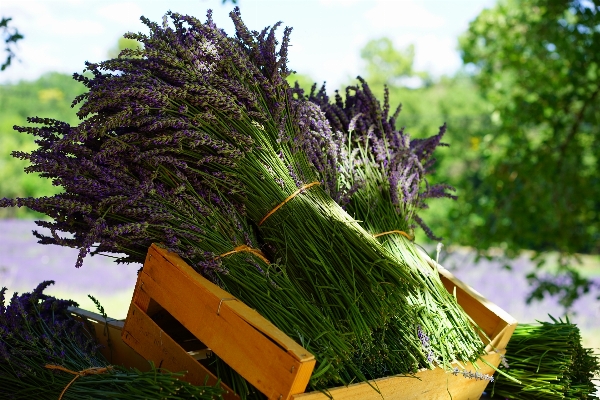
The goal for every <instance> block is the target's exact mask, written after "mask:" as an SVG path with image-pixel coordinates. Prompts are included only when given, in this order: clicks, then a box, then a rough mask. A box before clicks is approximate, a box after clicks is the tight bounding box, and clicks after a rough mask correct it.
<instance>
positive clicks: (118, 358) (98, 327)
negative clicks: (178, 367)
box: [69, 307, 150, 371]
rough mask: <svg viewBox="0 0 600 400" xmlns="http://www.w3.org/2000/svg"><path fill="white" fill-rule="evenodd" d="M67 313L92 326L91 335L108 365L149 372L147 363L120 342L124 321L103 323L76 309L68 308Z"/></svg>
mask: <svg viewBox="0 0 600 400" xmlns="http://www.w3.org/2000/svg"><path fill="white" fill-rule="evenodd" d="M69 311H70V312H71V313H72V314H73V315H74V316H75V317H76V318H80V319H82V320H83V319H86V320H88V321H89V322H90V323H91V324H92V327H93V329H94V332H92V333H93V334H95V336H96V340H97V341H98V344H100V345H102V347H101V348H100V352H101V353H102V355H103V356H104V358H106V360H107V361H108V362H109V363H111V364H115V365H122V366H124V367H127V368H137V369H139V370H140V371H149V370H150V364H148V361H146V359H145V358H144V357H142V356H140V355H139V354H138V353H137V352H135V351H134V350H133V349H132V348H131V347H129V346H127V345H126V344H125V343H123V341H122V340H121V329H123V324H124V321H119V320H115V319H109V320H108V323H105V321H104V317H103V316H102V315H100V314H96V313H93V312H91V311H87V310H83V309H81V308H77V307H69ZM109 339H110V344H109Z"/></svg>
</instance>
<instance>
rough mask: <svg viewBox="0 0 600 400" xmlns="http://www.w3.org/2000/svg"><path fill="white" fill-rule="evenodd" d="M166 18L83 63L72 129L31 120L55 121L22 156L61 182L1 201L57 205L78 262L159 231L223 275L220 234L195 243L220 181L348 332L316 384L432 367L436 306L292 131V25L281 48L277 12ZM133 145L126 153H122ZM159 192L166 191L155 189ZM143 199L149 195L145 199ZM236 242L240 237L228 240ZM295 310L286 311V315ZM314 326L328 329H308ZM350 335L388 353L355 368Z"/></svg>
mask: <svg viewBox="0 0 600 400" xmlns="http://www.w3.org/2000/svg"><path fill="white" fill-rule="evenodd" d="M168 16H170V17H171V21H172V24H173V26H174V28H172V27H171V26H169V24H168V20H167V23H165V24H164V26H162V27H161V26H159V25H158V24H155V23H152V22H150V21H148V20H147V19H143V21H144V23H146V25H147V26H148V27H149V28H150V30H151V35H150V36H146V35H143V34H128V35H127V37H129V38H133V39H137V40H139V41H141V42H142V43H143V44H144V47H143V49H139V50H127V51H124V52H123V53H122V55H121V57H120V58H118V59H114V60H109V61H106V62H102V63H99V64H88V71H90V72H91V73H92V74H93V78H87V77H86V76H83V75H76V79H78V80H80V81H82V82H83V83H84V84H85V85H86V86H87V87H88V89H89V92H88V93H86V94H84V95H82V96H81V97H80V98H78V99H77V102H82V103H83V105H82V107H81V109H80V111H79V115H80V117H81V118H82V119H84V121H83V122H82V123H81V124H80V125H79V126H78V127H74V128H71V127H69V126H67V125H66V124H63V123H61V122H57V121H51V120H43V119H32V121H33V122H41V123H42V124H44V125H45V126H44V127H43V128H39V129H38V128H33V127H27V128H18V129H19V130H21V131H24V132H27V133H30V134H34V135H36V136H38V137H39V138H40V139H39V140H38V144H39V145H40V149H39V150H36V151H34V152H32V153H30V154H23V153H16V156H17V157H20V158H23V159H28V160H29V161H30V162H31V163H32V165H31V167H29V168H28V171H29V172H40V173H41V174H42V175H43V176H45V177H48V178H50V179H53V180H54V182H55V184H57V185H60V186H62V187H63V188H64V189H65V191H64V193H62V194H59V195H57V196H55V197H53V198H41V199H14V200H13V199H4V200H2V201H1V203H0V205H2V206H15V205H16V206H27V207H30V208H32V209H35V210H37V211H40V212H43V213H46V214H47V215H49V216H51V217H52V218H53V219H54V221H53V222H43V221H42V222H38V224H40V225H42V226H46V227H48V228H50V230H51V232H52V234H51V235H50V236H42V235H39V234H38V237H39V238H40V241H41V242H42V243H47V244H49V243H53V244H59V245H68V246H72V247H78V248H79V249H80V250H81V253H80V257H79V259H78V263H77V266H80V265H81V262H82V259H83V257H84V256H85V255H86V254H88V253H89V252H90V251H91V249H92V246H94V245H95V244H96V243H99V245H98V247H97V249H96V250H95V251H96V252H101V253H104V252H125V254H127V255H128V256H127V258H126V259H122V260H121V261H135V260H140V258H141V257H142V256H143V254H145V251H146V248H147V247H146V246H147V244H148V239H149V238H151V240H161V241H164V242H165V243H166V245H167V246H168V247H169V248H171V249H177V250H178V252H179V253H180V254H182V255H184V257H185V258H186V259H188V260H191V261H192V263H193V264H194V265H196V266H197V268H198V269H199V270H201V271H202V272H204V273H205V274H211V273H214V274H216V276H217V277H218V275H219V274H221V276H227V274H225V275H223V274H224V273H227V272H228V273H229V274H230V275H232V271H234V268H220V267H218V266H215V265H214V264H215V263H214V260H215V258H214V256H215V255H216V256H218V255H219V254H222V253H219V251H217V249H219V248H220V247H219V246H220V245H221V244H223V245H224V243H219V244H218V243H216V242H211V241H210V240H208V239H207V240H206V242H208V243H205V244H201V245H199V246H191V245H190V243H192V242H194V241H198V239H199V238H200V237H203V235H204V237H205V238H207V237H208V236H210V235H211V234H210V233H207V232H209V231H211V232H219V230H220V229H222V227H220V226H218V225H216V226H213V225H210V224H209V225H207V226H206V225H202V224H201V223H200V222H198V221H196V220H194V218H193V215H194V214H193V213H190V212H189V208H190V207H191V208H192V209H193V210H194V213H196V215H200V216H202V218H206V215H205V213H206V212H207V211H206V209H205V207H206V204H199V203H198V198H204V199H205V200H209V202H216V203H218V198H219V195H218V196H216V197H215V198H213V197H211V196H212V195H211V194H210V193H220V194H222V195H224V196H225V197H227V200H228V203H229V204H231V207H232V208H231V210H236V211H237V212H239V213H241V215H245V216H247V217H248V218H249V220H250V221H252V222H253V223H254V225H255V227H258V230H259V234H260V237H261V238H262V240H264V242H265V246H264V250H265V252H266V253H267V256H268V258H269V259H270V260H274V261H275V262H276V264H277V265H278V266H280V267H276V269H275V271H276V272H277V273H279V272H280V271H281V272H284V274H281V276H284V278H282V281H281V283H278V282H277V281H276V280H275V278H273V275H271V274H269V275H268V276H269V279H273V280H274V281H275V284H276V285H278V284H279V285H280V287H282V288H284V287H286V286H285V285H289V286H290V288H291V289H290V290H293V291H294V293H298V295H299V296H300V297H301V298H302V299H304V300H303V301H304V302H305V303H304V304H308V305H309V308H311V309H314V310H317V311H318V313H320V314H319V315H320V316H319V318H321V319H322V321H323V324H325V325H328V324H330V325H333V327H332V328H331V329H330V328H328V327H324V328H323V329H325V332H330V331H331V332H335V333H334V334H333V337H334V339H335V338H336V337H337V338H339V337H344V338H345V339H344V340H343V341H342V342H341V344H340V345H339V348H343V349H344V350H342V351H339V348H338V349H337V350H336V349H333V347H330V348H331V349H332V350H331V351H334V350H335V351H339V352H336V353H335V354H336V356H335V357H331V358H330V359H329V360H327V359H322V361H323V363H324V364H323V365H327V363H332V364H333V365H334V366H337V367H335V368H331V369H330V370H331V371H333V372H332V373H331V374H329V375H327V376H326V375H325V372H326V371H327V370H328V368H324V369H323V372H322V373H321V375H318V374H315V375H316V377H318V378H320V379H322V380H321V381H319V382H324V381H325V380H326V379H328V380H331V381H333V382H336V383H337V382H341V383H350V382H352V381H353V380H355V379H357V378H358V379H360V380H364V379H366V378H375V377H378V376H382V374H395V373H407V372H413V371H416V369H417V368H418V367H419V366H420V365H427V364H428V363H429V362H428V361H427V352H426V351H425V350H424V349H423V347H422V344H421V341H420V340H419V338H418V337H417V332H416V328H413V327H411V322H412V321H414V320H415V316H416V313H417V311H418V312H419V314H420V315H421V318H423V319H427V316H426V313H427V310H423V309H420V307H419V308H417V307H415V306H414V305H413V304H410V303H408V302H407V300H406V299H407V296H408V295H409V294H410V293H411V292H412V293H416V292H417V291H418V290H420V283H419V281H418V280H416V279H415V278H414V276H413V274H412V273H411V271H410V269H409V268H408V267H407V266H406V264H403V263H399V262H398V260H397V259H396V258H394V257H392V256H391V255H390V254H389V253H388V252H387V251H386V250H385V249H384V248H383V247H382V246H381V245H380V244H379V243H378V241H377V240H376V239H374V238H373V237H372V236H371V235H370V234H368V233H367V232H366V231H365V230H364V229H363V228H362V227H361V226H360V225H359V224H358V222H356V221H355V220H354V219H353V218H351V217H350V216H349V215H348V214H346V213H345V212H344V211H343V209H342V208H341V207H340V206H339V205H338V204H337V203H336V202H334V201H333V200H332V198H331V197H330V196H329V195H327V194H326V192H325V191H324V190H323V188H321V187H319V186H312V187H310V189H309V188H307V185H309V184H311V183H313V182H314V181H316V180H317V176H318V174H317V171H316V170H315V168H314V166H313V165H312V164H311V163H310V162H309V161H308V159H307V156H306V154H304V152H302V151H298V148H297V146H296V145H295V143H296V141H297V139H299V138H300V137H301V136H302V131H301V130H302V128H301V126H300V115H301V112H302V109H301V108H300V107H299V106H298V104H297V103H296V102H295V101H293V100H292V98H291V94H290V91H289V87H288V86H287V84H286V81H285V79H284V78H285V76H286V75H287V74H288V70H287V67H286V57H287V43H288V40H289V30H288V29H286V31H285V32H284V39H283V44H282V46H281V47H280V48H279V50H277V41H276V39H275V28H276V27H277V25H276V26H275V27H273V28H266V29H264V30H263V31H261V32H250V31H249V30H248V29H247V28H246V27H245V25H244V24H243V23H242V21H241V19H240V16H239V12H238V11H236V12H234V13H232V15H231V16H232V18H233V20H234V23H235V25H236V31H237V39H233V38H230V37H227V36H226V35H225V34H224V32H223V31H221V30H219V29H218V28H217V27H216V26H215V24H214V23H213V21H212V19H211V17H210V14H209V17H208V20H207V22H206V23H205V24H202V23H201V22H199V21H198V20H196V19H195V18H192V17H189V16H181V15H179V14H175V13H169V14H168ZM103 71H105V72H103ZM127 154H129V155H132V157H129V158H128V159H127V162H122V159H123V157H128V156H126V155H127ZM79 166H83V167H84V168H83V169H82V168H81V167H79ZM167 176H170V177H175V178H176V179H174V180H173V181H177V182H179V183H177V184H176V185H174V186H173V187H169V188H168V189H167V188H162V187H161V186H160V185H156V184H155V182H156V181H157V180H158V181H159V182H162V184H166V182H167V178H166V177H167ZM180 183H181V184H180ZM188 184H189V186H187V185H188ZM131 188H135V189H134V190H132V189H131ZM189 188H191V189H193V190H194V191H195V192H196V193H197V194H198V197H194V196H193V195H192V194H191V192H190V191H189ZM204 193H208V194H204ZM179 194H181V195H182V197H181V198H177V197H176V195H179ZM188 195H189V196H188ZM153 196H154V197H153ZM173 196H175V197H173ZM157 197H158V198H162V199H168V200H165V201H163V202H162V203H161V202H160V201H158V200H156V198H157ZM142 198H147V199H153V201H154V203H152V205H146V204H142V203H140V200H141V199H142ZM157 203H161V204H157ZM275 210H276V211H275ZM175 212H177V214H175ZM61 232H66V233H70V234H72V237H63V236H61ZM227 232H228V233H227V235H226V236H227V237H228V238H230V239H231V233H230V231H227ZM237 234H238V235H239V234H243V233H240V232H237ZM240 242H241V239H239V238H238V239H237V240H234V241H230V242H228V243H227V246H229V249H230V248H231V247H233V246H234V245H235V244H237V243H240ZM199 243H203V242H202V241H201V240H200V241H199ZM223 247H224V246H223ZM238 256H239V255H238ZM246 256H249V257H252V255H246ZM211 257H212V258H211ZM233 258H234V259H235V257H233ZM236 261H237V260H236ZM222 262H223V263H224V262H225V259H223V260H222ZM252 262H258V261H257V260H255V259H254V260H252ZM281 266H285V267H281ZM259 267H260V268H255V269H256V271H258V272H260V275H256V274H255V275H254V278H252V279H257V282H258V279H263V281H261V282H263V283H260V284H258V283H256V285H258V286H257V287H260V285H263V284H264V282H268V281H267V280H265V278H264V277H265V276H267V275H266V274H263V273H264V272H265V270H266V269H267V268H268V266H267V265H262V266H261V265H259ZM260 270H262V272H261V271H260ZM277 273H276V274H274V275H277ZM240 276H241V275H236V279H240V278H239V277H240ZM218 279H221V278H220V277H218ZM232 282H233V281H230V282H229V283H228V284H229V285H232V284H233V283H232ZM242 282H243V281H242V280H239V281H238V283H237V284H238V286H239V288H240V289H239V292H238V294H237V295H238V296H240V297H241V296H242V295H241V294H239V293H242V292H243V291H247V290H248V289H247V288H244V287H243V285H242ZM284 283H285V285H284ZM269 284H271V283H270V281H269ZM244 301H246V299H245V300H244ZM278 301H279V300H278ZM248 302H249V304H250V303H251V299H250V300H248ZM281 304H282V305H283V306H284V307H288V305H286V303H285V302H283V301H282V302H281ZM267 311H268V310H266V311H265V312H267ZM311 312H312V311H311ZM301 313H302V310H300V314H301ZM297 315H299V314H297ZM312 315H313V316H316V315H318V314H317V313H316V312H315V313H314V314H312ZM272 318H277V315H273V316H272ZM311 318H312V317H311ZM433 318H435V317H434V316H433V315H431V316H429V320H430V321H433ZM309 320H310V319H309ZM287 321H288V317H286V318H282V320H281V322H280V325H281V324H285V323H286V322H287ZM302 323H304V324H306V320H305V321H304V322H302ZM276 325H277V323H276ZM278 326H279V325H278ZM317 326H320V325H314V326H313V329H315V328H314V327H317ZM280 328H282V330H284V331H286V329H285V328H286V326H283V327H282V326H280ZM329 329H330V330H329ZM286 333H287V332H286ZM315 334H321V332H320V331H319V332H316V331H313V332H311V333H310V334H309V335H306V336H305V337H311V336H315ZM382 337H388V338H389V340H388V342H386V343H383V342H382V341H381V340H380V339H381V338H382ZM334 339H332V340H334ZM324 348H326V347H324ZM348 348H349V349H350V351H351V352H352V359H353V360H355V362H360V363H365V364H369V363H376V362H377V363H381V362H383V363H384V365H385V367H384V368H381V369H380V370H377V371H376V370H375V368H371V367H367V368H362V367H361V368H355V367H354V366H353V365H354V362H353V361H351V360H348V355H347V354H346V351H347V350H345V349H348ZM323 354H324V353H323ZM315 382H317V380H316V378H315ZM315 385H316V383H315Z"/></svg>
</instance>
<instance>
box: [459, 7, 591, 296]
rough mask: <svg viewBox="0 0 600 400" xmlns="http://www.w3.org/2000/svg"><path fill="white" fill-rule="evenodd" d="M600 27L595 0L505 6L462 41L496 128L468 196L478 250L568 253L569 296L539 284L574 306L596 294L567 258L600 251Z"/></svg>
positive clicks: (482, 20) (485, 15) (566, 290)
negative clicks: (477, 220)
mask: <svg viewBox="0 0 600 400" xmlns="http://www.w3.org/2000/svg"><path fill="white" fill-rule="evenodd" d="M599 26H600V5H598V2H597V1H593V2H592V1H569V2H562V1H549V0H503V1H500V2H499V3H498V4H497V5H496V6H495V7H494V8H493V9H490V10H484V11H483V12H482V13H481V14H480V15H479V16H478V17H477V18H476V19H475V20H474V21H473V22H472V23H471V24H470V27H469V30H468V31H467V32H466V33H465V34H464V35H463V36H462V37H461V39H460V43H461V49H462V52H463V60H464V61H465V63H472V64H473V65H474V66H475V68H476V74H475V79H476V82H477V83H478V85H479V86H480V88H481V90H482V92H483V94H484V95H485V97H486V98H487V99H488V100H489V101H490V103H492V104H493V106H494V114H493V115H494V116H495V121H496V126H495V127H493V128H492V129H490V130H489V135H491V136H490V146H493V147H492V149H491V150H492V152H493V153H494V154H495V157H493V158H492V159H489V160H484V161H485V164H484V165H483V168H482V170H481V172H480V173H479V174H478V175H479V176H477V177H476V178H477V179H473V180H472V181H471V184H470V187H469V192H468V194H467V201H469V202H470V203H471V204H473V209H471V210H470V212H471V213H474V214H475V215H479V216H482V217H483V221H485V223H483V224H480V225H478V226H474V227H473V228H474V229H473V232H472V236H471V238H472V240H471V242H470V243H474V244H476V245H477V246H478V247H479V248H480V249H485V248H489V247H492V246H502V247H504V248H506V249H507V251H508V253H509V254H511V253H512V254H516V252H518V251H519V250H520V249H522V248H528V249H532V250H535V251H538V252H542V251H558V252H560V253H562V254H563V257H561V260H563V262H562V267H563V268H564V269H566V270H567V276H571V279H567V282H566V284H563V285H562V287H563V289H560V290H559V289H558V288H557V287H556V286H555V285H553V284H552V282H551V281H548V280H539V279H535V277H532V281H533V282H536V283H537V284H538V285H541V286H539V287H541V288H542V289H540V290H541V291H542V292H546V293H557V292H558V293H562V296H563V299H564V300H565V301H566V302H567V303H569V304H570V303H572V299H574V298H577V296H578V294H577V293H578V291H581V290H587V289H586V288H589V282H587V281H586V280H585V279H580V278H581V277H580V276H579V274H578V273H577V270H576V269H575V268H574V267H573V266H572V265H571V266H568V265H569V263H571V262H572V260H573V258H572V257H569V255H573V254H575V253H593V254H598V253H599V252H600V175H599V174H598V170H599V168H600V165H599V161H600V160H599V158H600V125H599V123H600V108H599V107H598V105H599V104H600V96H599V94H600V83H599V82H600V80H599V79H598V72H599V65H600V29H599V28H598V27H599ZM470 243H469V242H466V243H465V244H470ZM544 288H545V289H544ZM535 297H540V291H539V290H538V291H537V292H535Z"/></svg>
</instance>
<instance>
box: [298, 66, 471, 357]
mask: <svg viewBox="0 0 600 400" xmlns="http://www.w3.org/2000/svg"><path fill="white" fill-rule="evenodd" d="M359 80H360V83H361V85H360V86H351V87H348V88H347V89H346V98H345V101H344V100H343V99H342V97H341V96H340V95H339V94H336V97H335V101H334V102H330V100H329V98H328V96H327V95H326V92H325V87H324V86H323V87H322V88H321V90H320V91H319V92H316V85H315V86H313V89H312V91H311V93H310V94H309V95H307V96H305V95H304V93H303V91H302V90H301V89H299V88H298V87H296V89H295V94H296V98H297V99H298V101H299V102H301V103H303V104H306V105H305V109H307V110H310V111H311V112H312V117H309V118H308V120H309V121H310V123H308V125H309V126H310V129H308V134H307V135H306V139H305V140H303V141H302V146H303V147H304V148H305V149H306V152H307V154H309V155H310V157H311V161H312V162H313V164H315V165H317V169H318V170H319V171H320V172H321V171H323V172H322V175H321V176H322V179H323V180H326V181H327V182H329V183H328V184H327V185H325V187H326V188H327V189H328V191H329V193H330V194H331V195H332V197H334V198H336V199H337V201H338V203H340V204H341V205H343V206H344V207H345V209H346V210H347V211H348V213H349V214H350V215H352V216H353V217H354V218H356V219H357V220H359V221H362V226H363V227H364V228H365V229H366V230H367V231H368V232H370V233H371V234H372V235H375V236H377V237H379V240H381V242H382V244H383V246H384V247H385V249H386V250H387V251H388V252H389V253H390V254H392V255H393V256H394V257H395V258H396V259H397V260H399V261H398V263H399V264H400V265H409V266H410V267H411V271H412V274H413V279H414V280H417V281H418V282H419V284H418V287H419V289H420V290H419V291H418V292H416V293H411V294H409V296H408V297H407V301H408V302H409V303H410V304H411V305H413V306H414V307H415V308H416V309H419V310H421V311H422V314H419V315H418V317H417V318H416V319H415V322H414V324H415V325H416V326H415V329H416V330H417V331H418V336H419V338H420V340H421V343H422V346H423V349H424V350H425V351H426V353H427V360H428V362H429V365H430V366H434V365H436V364H443V365H449V362H451V361H453V360H455V359H458V360H461V361H475V360H476V359H477V358H478V357H479V356H480V355H481V354H482V352H483V345H482V342H481V340H480V338H479V336H478V334H477V333H476V331H475V330H474V329H473V327H472V325H471V320H470V318H469V317H468V315H466V313H465V312H464V310H463V309H462V308H461V307H460V306H459V305H458V303H457V301H456V298H454V297H453V296H452V295H451V294H450V293H448V291H447V290H446V288H445V287H444V285H443V284H442V282H441V280H440V277H439V275H438V273H437V270H435V268H432V267H431V266H430V265H429V264H428V262H427V261H426V260H425V259H423V257H422V256H421V254H420V253H419V251H417V249H416V247H415V245H414V243H412V242H411V240H410V237H411V233H412V232H413V229H414V228H415V224H418V225H420V226H421V227H422V228H423V229H424V230H425V232H426V233H427V235H428V236H429V237H431V238H433V234H432V232H431V230H430V229H429V228H428V227H427V226H426V225H425V223H424V222H423V221H422V220H421V219H420V218H419V217H418V215H417V212H418V210H421V209H424V208H427V204H426V200H428V199H429V198H436V197H450V198H452V197H453V196H452V195H451V194H450V193H449V190H451V189H452V188H450V187H449V186H447V185H444V184H437V185H430V184H429V183H428V181H427V178H426V175H427V174H429V173H431V172H432V168H433V164H434V162H435V159H434V158H433V153H434V150H435V149H436V147H437V146H439V145H443V144H442V143H441V138H442V136H443V135H444V133H445V130H446V127H445V126H442V127H441V128H440V131H439V133H438V134H437V135H435V136H433V137H430V138H427V139H412V140H411V138H410V137H409V135H408V134H407V133H405V132H404V130H403V129H401V130H397V129H396V127H395V126H396V118H397V117H398V115H399V112H400V107H398V108H397V109H396V111H395V112H394V113H393V114H392V115H390V106H389V97H388V92H387V88H386V91H385V97H384V104H383V106H381V104H380V103H379V101H378V100H377V99H376V98H375V96H374V95H373V93H372V92H371V91H370V88H369V86H368V85H367V83H366V82H365V81H364V80H362V79H361V78H360V77H359ZM311 103H312V104H314V106H313V105H311ZM315 106H318V107H319V108H318V109H317V110H315V109H314V107H315ZM308 114H309V115H310V114H311V113H308ZM316 121H318V122H316ZM332 132H335V133H332ZM334 138H335V139H334ZM333 140H335V143H334V142H333ZM323 160H326V161H323ZM332 160H336V161H335V162H331V161H332ZM340 192H342V193H345V196H340V195H339V193H340ZM430 315H436V320H435V323H432V321H431V319H430ZM396 322H397V323H401V322H400V321H396ZM383 340H385V339H383Z"/></svg>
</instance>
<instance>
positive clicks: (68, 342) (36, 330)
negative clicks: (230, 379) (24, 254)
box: [0, 281, 222, 400]
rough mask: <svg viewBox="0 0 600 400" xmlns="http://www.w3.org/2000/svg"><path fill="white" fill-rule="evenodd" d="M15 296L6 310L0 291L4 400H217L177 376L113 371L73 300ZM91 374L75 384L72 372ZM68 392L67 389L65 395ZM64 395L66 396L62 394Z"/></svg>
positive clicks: (215, 390)
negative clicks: (74, 313) (73, 308)
mask: <svg viewBox="0 0 600 400" xmlns="http://www.w3.org/2000/svg"><path fill="white" fill-rule="evenodd" d="M53 283H54V282H53V281H45V282H42V283H40V284H39V285H38V286H37V287H36V288H35V289H34V290H33V291H32V292H31V293H24V294H21V295H20V296H18V295H17V293H15V294H14V295H13V297H12V298H11V300H10V304H8V305H5V298H4V295H5V293H6V288H2V290H0V387H1V388H2V389H1V391H2V396H3V397H2V398H9V399H24V400H25V399H32V398H35V399H48V400H55V399H57V398H59V396H60V395H61V393H62V399H65V400H68V399H81V398H94V399H219V398H221V394H222V389H221V388H220V387H218V386H216V387H212V386H193V385H191V384H189V383H187V382H184V381H180V380H178V378H179V377H180V376H181V375H182V374H179V373H169V372H168V371H164V370H158V369H156V368H154V367H153V368H152V369H151V371H148V372H140V371H137V370H128V369H126V368H124V367H120V366H116V365H113V366H110V365H109V364H108V362H107V361H106V360H105V359H104V358H103V357H102V355H101V354H100V352H99V351H98V349H99V347H98V345H97V344H96V343H95V341H94V339H93V337H92V336H91V334H90V333H89V331H88V329H87V328H86V327H85V326H84V323H83V322H81V321H77V320H75V319H74V318H73V317H71V315H70V313H69V311H68V310H67V308H68V307H69V306H76V305H77V303H75V302H73V301H72V300H60V299H56V298H54V297H51V296H48V295H45V294H44V293H43V291H44V290H45V289H46V288H47V287H48V286H49V285H51V284H53ZM86 370H87V371H91V372H93V373H91V374H89V375H86V376H81V377H80V378H79V379H76V380H74V381H73V382H72V383H71V384H69V382H71V381H72V380H73V378H74V375H73V374H72V373H70V372H66V371H73V372H80V371H86ZM65 388H67V389H66V390H65ZM63 391H64V393H63Z"/></svg>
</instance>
